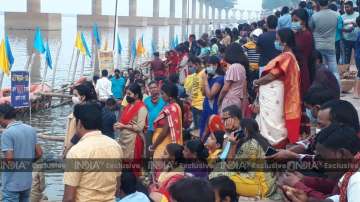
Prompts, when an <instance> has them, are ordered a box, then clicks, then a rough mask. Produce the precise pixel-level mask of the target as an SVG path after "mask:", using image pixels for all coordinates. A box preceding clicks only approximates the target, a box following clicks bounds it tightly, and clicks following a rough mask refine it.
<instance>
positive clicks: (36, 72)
mask: <svg viewBox="0 0 360 202" xmlns="http://www.w3.org/2000/svg"><path fill="white" fill-rule="evenodd" d="M42 33H43V37H46V36H45V35H46V32H44V31H43V32H42ZM33 43H34V35H33V34H27V35H26V49H27V53H28V54H27V55H28V57H31V55H32V54H33V53H34V46H33ZM31 64H32V65H31ZM41 64H42V63H41V55H40V54H39V53H35V57H33V61H32V62H31V63H30V65H31V66H30V67H29V68H30V69H29V70H31V72H30V76H31V83H39V82H41V80H42V79H41V72H42V71H43V70H44V69H43V67H42V66H41Z"/></svg>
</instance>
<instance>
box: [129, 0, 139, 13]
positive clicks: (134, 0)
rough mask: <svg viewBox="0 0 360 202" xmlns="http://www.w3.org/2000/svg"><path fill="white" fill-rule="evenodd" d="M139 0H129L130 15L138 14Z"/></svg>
mask: <svg viewBox="0 0 360 202" xmlns="http://www.w3.org/2000/svg"><path fill="white" fill-rule="evenodd" d="M136 5H137V0H129V16H130V17H136V16H137V8H136Z"/></svg>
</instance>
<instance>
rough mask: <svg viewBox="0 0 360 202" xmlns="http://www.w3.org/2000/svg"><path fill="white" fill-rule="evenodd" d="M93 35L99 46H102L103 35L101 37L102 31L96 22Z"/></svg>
mask: <svg viewBox="0 0 360 202" xmlns="http://www.w3.org/2000/svg"><path fill="white" fill-rule="evenodd" d="M93 37H94V39H95V42H96V45H97V47H100V46H101V37H100V33H99V28H98V26H97V24H96V23H95V24H94V26H93Z"/></svg>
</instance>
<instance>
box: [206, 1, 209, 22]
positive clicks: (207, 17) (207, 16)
mask: <svg viewBox="0 0 360 202" xmlns="http://www.w3.org/2000/svg"><path fill="white" fill-rule="evenodd" d="M209 7H210V6H209V4H207V3H205V19H206V20H209Z"/></svg>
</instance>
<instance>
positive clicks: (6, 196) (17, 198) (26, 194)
mask: <svg viewBox="0 0 360 202" xmlns="http://www.w3.org/2000/svg"><path fill="white" fill-rule="evenodd" d="M29 201H30V189H27V190H24V191H7V190H2V202H29Z"/></svg>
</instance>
